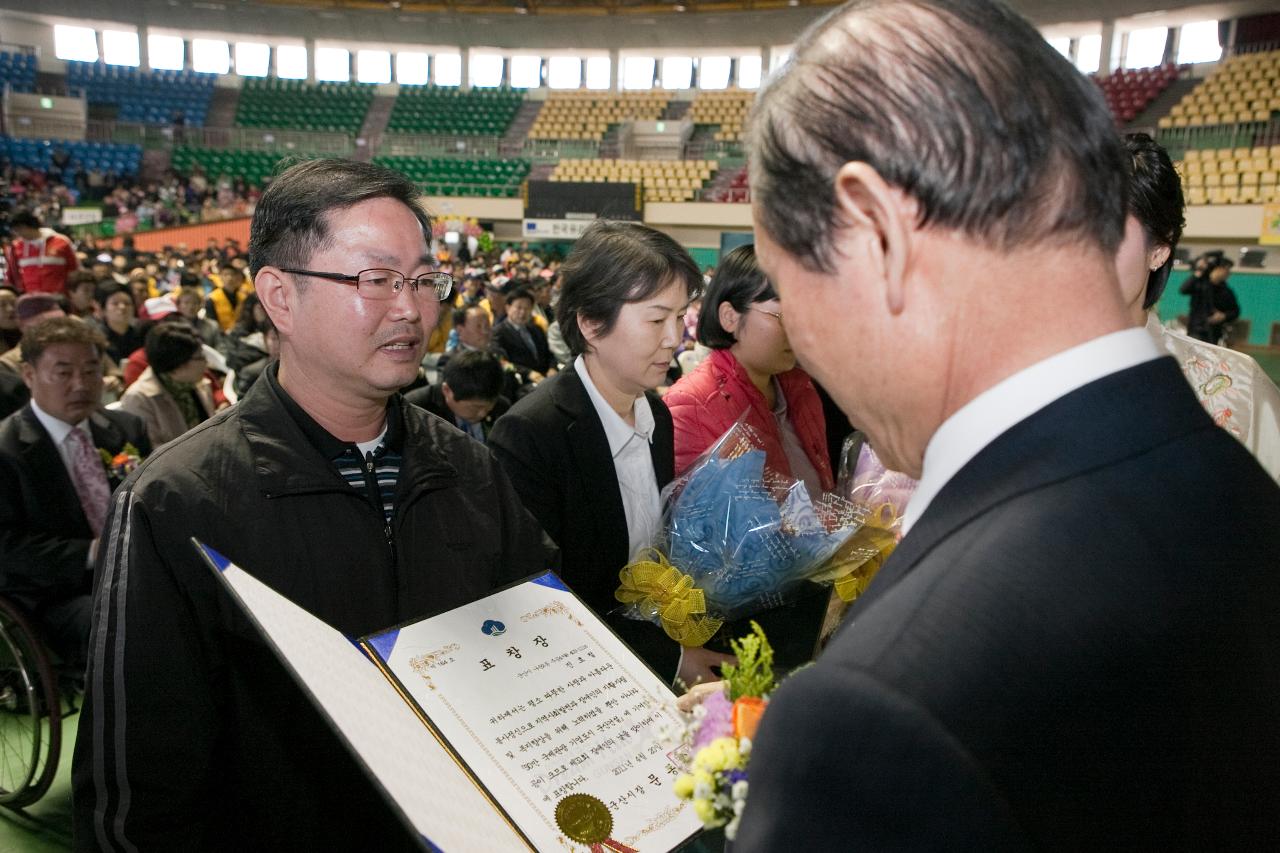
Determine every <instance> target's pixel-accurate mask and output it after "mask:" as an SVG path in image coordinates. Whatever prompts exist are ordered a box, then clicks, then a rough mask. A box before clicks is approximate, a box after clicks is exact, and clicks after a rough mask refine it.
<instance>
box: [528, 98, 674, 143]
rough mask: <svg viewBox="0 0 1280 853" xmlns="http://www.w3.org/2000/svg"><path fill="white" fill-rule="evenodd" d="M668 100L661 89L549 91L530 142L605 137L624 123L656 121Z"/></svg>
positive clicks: (535, 122) (535, 123)
mask: <svg viewBox="0 0 1280 853" xmlns="http://www.w3.org/2000/svg"><path fill="white" fill-rule="evenodd" d="M670 100H671V93H670V92H664V91H661V90H656V91H649V92H624V93H623V94H621V95H606V94H603V93H600V92H590V91H588V92H552V93H551V94H550V95H548V96H547V100H546V102H545V103H544V104H543V105H542V110H541V111H539V113H538V117H537V119H536V120H534V122H533V126H532V127H531V128H529V138H530V139H589V140H600V139H603V138H604V135H605V133H606V132H608V130H609V128H610V127H612V126H613V125H616V124H621V123H622V122H624V121H656V120H658V119H659V118H661V117H662V112H663V110H665V109H666V108H667V104H668V102H670Z"/></svg>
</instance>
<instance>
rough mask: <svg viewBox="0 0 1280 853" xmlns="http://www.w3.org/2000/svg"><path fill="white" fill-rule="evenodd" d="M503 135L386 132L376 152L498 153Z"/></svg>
mask: <svg viewBox="0 0 1280 853" xmlns="http://www.w3.org/2000/svg"><path fill="white" fill-rule="evenodd" d="M501 147H502V137H501V136H461V135H457V134H429V133H385V134H383V137H382V143H381V144H380V145H379V146H378V150H377V151H376V152H375V153H376V154H379V155H381V156H388V155H389V156H392V157H456V156H461V157H497V156H499V150H500V148H501Z"/></svg>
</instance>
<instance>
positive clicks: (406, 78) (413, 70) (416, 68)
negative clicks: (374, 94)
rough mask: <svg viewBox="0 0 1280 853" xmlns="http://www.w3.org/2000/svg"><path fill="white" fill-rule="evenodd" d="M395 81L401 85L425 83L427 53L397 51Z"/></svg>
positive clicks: (420, 84) (421, 84)
mask: <svg viewBox="0 0 1280 853" xmlns="http://www.w3.org/2000/svg"><path fill="white" fill-rule="evenodd" d="M396 82H397V83H399V84H400V85H402V86H423V85H426V82H427V55H426V54H425V53H419V52H417V51H413V50H404V51H401V52H399V53H397V54H396Z"/></svg>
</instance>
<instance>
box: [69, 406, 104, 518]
mask: <svg viewBox="0 0 1280 853" xmlns="http://www.w3.org/2000/svg"><path fill="white" fill-rule="evenodd" d="M66 441H67V446H68V447H69V448H70V449H71V473H72V479H73V480H74V481H75V486H76V494H77V495H79V496H80V507H81V509H83V510H84V517H85V518H86V519H88V521H89V527H91V528H92V529H93V536H94V538H95V539H96V538H98V537H99V536H101V535H102V525H103V523H104V522H105V521H106V519H107V504H108V503H110V501H111V486H110V485H109V484H108V483H107V472H106V470H105V469H104V468H103V467H102V456H101V454H99V453H98V451H96V450H94V449H93V442H92V441H91V440H90V439H89V436H87V435H85V434H84V431H83V430H81V429H80V428H79V427H75V428H73V429H72V430H71V432H69V433H67V439H66Z"/></svg>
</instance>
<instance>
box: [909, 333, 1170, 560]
mask: <svg viewBox="0 0 1280 853" xmlns="http://www.w3.org/2000/svg"><path fill="white" fill-rule="evenodd" d="M1160 355H1161V352H1160V350H1159V349H1158V348H1157V347H1156V345H1155V343H1154V342H1153V341H1152V340H1151V336H1150V335H1149V334H1148V333H1147V331H1146V330H1145V329H1125V330H1124V331H1122V332H1112V333H1111V334H1108V335H1103V336H1102V337H1100V338H1094V339H1093V340H1091V341H1087V342H1086V343H1083V344H1080V345H1079V346H1075V347H1072V348H1071V349H1068V350H1064V351H1063V352H1060V353H1058V354H1056V355H1052V356H1050V357H1049V358H1046V359H1044V360H1043V361H1040V362H1037V363H1036V364H1033V365H1031V366H1030V367H1028V368H1025V369H1023V370H1021V371H1019V372H1017V373H1015V374H1013V375H1012V376H1010V377H1009V378H1008V379H1005V380H1003V381H1001V382H1000V383H998V384H996V385H993V386H992V387H990V388H988V389H987V390H986V391H983V392H982V393H981V394H979V395H978V396H976V397H974V398H973V399H972V400H970V401H969V402H968V403H966V404H965V405H964V406H962V407H961V408H960V409H958V410H957V411H956V412H955V414H953V415H952V416H951V417H949V418H947V419H946V420H945V421H943V423H942V426H940V427H938V430H937V432H935V433H934V434H933V437H932V438H930V439H929V445H928V446H927V447H926V448H925V451H924V466H923V468H924V470H923V473H922V474H921V476H920V484H919V485H918V486H917V487H916V491H915V494H913V495H912V496H911V501H910V502H909V503H908V504H907V509H906V512H905V513H904V514H903V519H902V532H903V534H904V535H905V534H906V533H907V532H908V531H910V530H911V527H912V525H914V524H915V523H916V521H917V520H918V519H919V518H920V517H921V516H923V515H924V513H925V511H926V510H927V509H928V508H929V504H930V503H931V502H932V501H933V499H934V498H935V497H937V495H938V492H940V491H942V488H943V487H944V486H945V485H946V484H947V483H948V482H949V481H950V480H951V478H952V477H954V476H955V475H956V474H957V473H959V471H960V469H961V468H963V467H964V466H965V465H967V464H968V463H969V461H970V460H971V459H973V457H975V456H977V455H978V454H979V453H980V452H981V451H982V450H983V448H985V447H986V446H987V445H988V444H991V442H993V441H995V440H996V439H997V438H999V437H1000V435H1002V434H1003V433H1004V432H1005V431H1007V430H1008V429H1009V428H1010V427H1012V426H1014V425H1015V424H1017V423H1019V422H1021V421H1023V420H1026V419H1027V418H1028V417H1030V416H1031V415H1033V414H1035V413H1036V412H1038V411H1040V410H1041V409H1043V408H1044V407H1045V406H1047V405H1049V404H1050V403H1052V402H1054V401H1055V400H1057V399H1059V398H1061V397H1065V396H1066V395H1067V394H1070V393H1071V392H1072V391H1075V390H1076V389H1077V388H1081V387H1083V386H1085V385H1088V384H1089V383H1090V382H1093V381H1095V380H1098V379H1101V378H1102V377H1104V376H1108V375H1110V374H1112V373H1118V372H1120V371H1121V370H1126V369H1128V368H1130V367H1133V366H1135V365H1138V364H1142V363H1143V362H1146V361H1150V360H1152V359H1154V358H1158V357H1159V356H1160Z"/></svg>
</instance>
